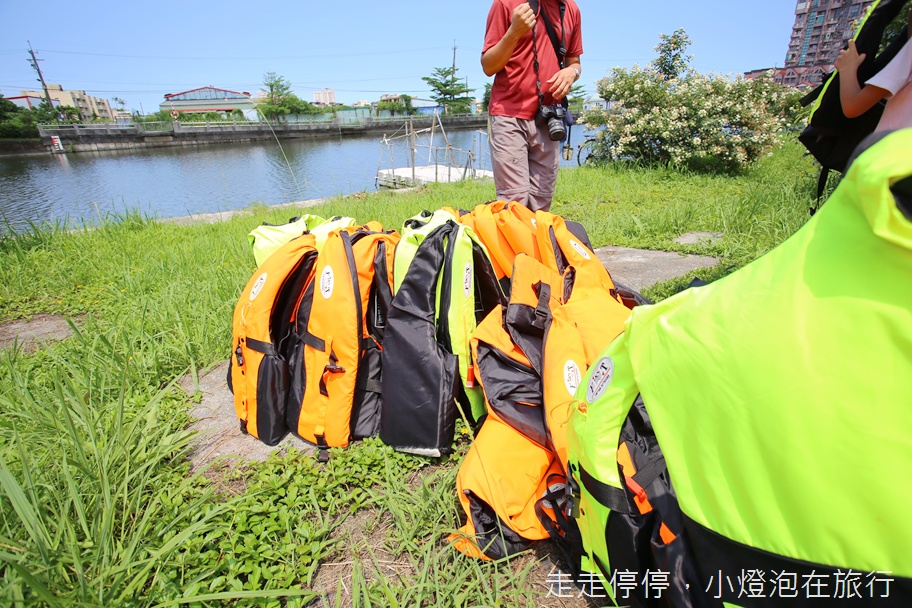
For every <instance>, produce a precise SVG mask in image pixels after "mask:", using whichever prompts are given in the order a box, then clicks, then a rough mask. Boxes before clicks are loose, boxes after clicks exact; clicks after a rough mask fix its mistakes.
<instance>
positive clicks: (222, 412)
mask: <svg viewBox="0 0 912 608" xmlns="http://www.w3.org/2000/svg"><path fill="white" fill-rule="evenodd" d="M227 374H228V361H224V362H222V363H219V364H218V365H216V366H215V367H213V368H211V369H209V370H207V371H206V372H205V373H203V374H202V375H201V376H200V377H199V390H200V392H201V393H202V400H201V401H200V402H199V403H198V404H196V406H194V408H193V409H192V410H191V412H190V415H191V416H193V417H194V418H196V421H195V422H193V423H192V424H191V425H190V429H191V430H194V431H198V432H199V434H198V435H197V436H196V438H195V439H194V448H193V452H192V453H191V455H190V463H191V469H192V470H193V471H196V470H198V469H199V468H200V467H202V466H203V465H205V464H208V463H209V462H211V461H213V460H215V459H216V458H218V457H219V456H236V457H238V458H240V459H242V460H254V461H263V460H266V459H267V458H268V457H269V455H270V454H272V453H273V452H277V451H279V450H284V449H285V448H287V447H289V446H294V447H295V448H297V449H299V450H301V451H316V448H315V447H314V446H312V445H310V444H309V443H306V442H304V441H303V440H301V439H300V438H298V437H296V436H294V435H292V434H289V435H288V436H287V437H286V438H285V439H284V440H282V442H281V443H279V445H277V446H268V445H266V444H265V443H263V442H262V441H260V440H259V439H257V438H256V437H253V436H252V435H245V434H244V433H242V432H241V429H240V425H239V424H238V419H237V415H236V414H235V412H234V396H233V395H232V394H231V391H229V390H228V384H227V381H226V377H227ZM180 385H181V388H183V389H184V390H185V391H186V392H187V393H188V394H193V393H194V390H195V389H194V386H193V378H192V377H190V376H188V377H186V378H184V379H182V380H181V382H180Z"/></svg>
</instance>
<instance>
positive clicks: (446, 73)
mask: <svg viewBox="0 0 912 608" xmlns="http://www.w3.org/2000/svg"><path fill="white" fill-rule="evenodd" d="M458 71H459V68H452V67H450V68H435V69H434V72H433V73H432V74H431V75H430V76H422V78H421V80H423V81H425V82H426V83H427V84H428V86H430V87H431V89H432V90H433V93H432V94H431V99H433V100H434V101H436V102H437V103H439V104H440V105H442V106H443V107H445V108H446V111H447V113H450V114H466V113H468V112H469V111H470V109H471V107H472V101H473V100H472V98H471V97H470V96H469V93H471V92H473V91H474V90H475V89H470V88H469V87H468V86H466V84H465V81H464V80H462V79H460V78H459V77H458V76H456V72H458Z"/></svg>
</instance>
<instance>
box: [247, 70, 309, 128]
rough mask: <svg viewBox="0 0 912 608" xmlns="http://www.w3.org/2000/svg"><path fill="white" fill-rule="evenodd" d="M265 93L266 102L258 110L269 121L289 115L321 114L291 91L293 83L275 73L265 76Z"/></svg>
mask: <svg viewBox="0 0 912 608" xmlns="http://www.w3.org/2000/svg"><path fill="white" fill-rule="evenodd" d="M263 92H264V97H265V98H266V101H265V102H263V103H261V104H259V105H258V106H257V109H258V110H259V111H260V112H261V113H262V114H263V115H264V116H265V117H266V118H267V119H268V120H279V119H280V118H281V117H282V116H285V115H287V114H319V113H320V112H321V110H320V109H319V108H317V107H316V106H314V105H313V104H310V103H307V102H306V101H304V100H303V99H301V98H299V97H298V96H297V95H295V94H294V93H292V91H291V83H290V82H289V81H287V80H285V78H283V77H282V76H279V75H278V74H276V73H275V72H267V73H266V74H265V75H264V76H263Z"/></svg>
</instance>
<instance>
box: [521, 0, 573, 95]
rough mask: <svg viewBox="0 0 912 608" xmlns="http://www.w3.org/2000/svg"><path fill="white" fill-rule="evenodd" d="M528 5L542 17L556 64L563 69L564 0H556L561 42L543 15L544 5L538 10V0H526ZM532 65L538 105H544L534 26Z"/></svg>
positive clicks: (564, 52) (565, 52)
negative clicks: (558, 7) (552, 47)
mask: <svg viewBox="0 0 912 608" xmlns="http://www.w3.org/2000/svg"><path fill="white" fill-rule="evenodd" d="M528 1H529V6H530V7H532V12H533V13H535V15H536V16H538V15H539V14H540V15H541V17H542V20H543V21H544V22H545V30H546V31H547V32H548V38H550V39H551V44H552V45H553V46H554V53H555V54H556V55H557V64H558V66H559V67H560V69H564V56H565V55H566V54H567V51H566V49H565V48H564V45H563V38H564V0H558V4H559V5H560V21H561V42H558V40H557V32H555V31H554V26H552V25H551V22H550V21H549V20H548V17H547V15H545V9H544V7H541V10H540V11H539V3H538V0H528ZM532 59H533V63H532V65H533V66H534V67H535V89H536V90H537V91H538V105H539V106H544V105H545V94H544V93H542V90H541V77H540V76H539V75H538V69H539V63H538V41H537V39H536V36H535V28H534V27H533V28H532ZM565 104H566V98H565V99H564V101H563V103H562V104H561V105H563V106H564V107H565V108H566V107H567V106H566V105H565Z"/></svg>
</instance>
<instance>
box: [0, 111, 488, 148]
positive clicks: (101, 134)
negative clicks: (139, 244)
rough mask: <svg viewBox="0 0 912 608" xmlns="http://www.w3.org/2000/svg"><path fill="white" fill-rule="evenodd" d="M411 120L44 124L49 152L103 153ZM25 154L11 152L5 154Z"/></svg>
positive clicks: (392, 126)
mask: <svg viewBox="0 0 912 608" xmlns="http://www.w3.org/2000/svg"><path fill="white" fill-rule="evenodd" d="M408 122H409V121H408V119H371V118H367V119H365V120H364V121H363V122H360V123H357V124H343V123H341V122H340V121H335V120H334V121H332V122H326V123H293V124H272V125H270V124H267V123H248V122H229V121H224V122H209V123H181V122H177V121H175V122H173V123H155V124H154V125H150V124H149V123H135V124H130V125H116V124H91V125H54V126H48V125H42V126H41V127H40V133H41V147H42V148H43V150H44V151H45V152H51V153H53V152H97V151H103V150H135V149H142V148H157V147H168V146H198V145H206V144H219V143H235V142H245V141H257V140H265V139H274V138H276V137H277V138H279V139H297V138H327V137H334V138H338V137H358V136H362V135H382V134H390V135H391V134H393V133H395V132H396V131H399V130H401V129H404V126H405V125H406V124H407V123H408ZM432 122H433V119H432V118H430V117H427V118H423V117H422V118H412V120H411V126H412V127H413V128H415V129H425V128H430V127H431V124H432ZM442 123H443V126H444V128H445V129H447V130H459V129H476V128H485V127H486V126H487V115H486V114H480V115H473V116H455V117H447V118H443V119H442ZM3 153H7V154H17V153H25V152H16V151H9V152H5V150H4V148H0V154H3Z"/></svg>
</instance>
